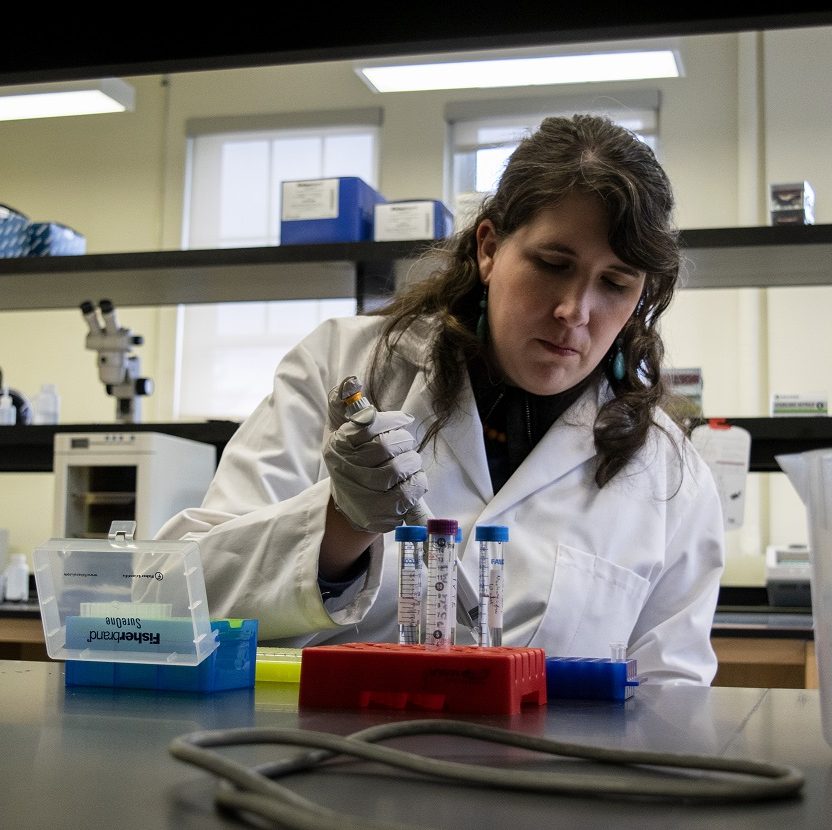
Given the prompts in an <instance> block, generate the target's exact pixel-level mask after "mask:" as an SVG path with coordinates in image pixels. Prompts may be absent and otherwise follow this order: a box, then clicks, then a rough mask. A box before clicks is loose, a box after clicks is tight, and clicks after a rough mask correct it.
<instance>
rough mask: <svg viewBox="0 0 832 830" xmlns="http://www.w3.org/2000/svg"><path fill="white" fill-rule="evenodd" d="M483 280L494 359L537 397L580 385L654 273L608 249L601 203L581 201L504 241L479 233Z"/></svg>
mask: <svg viewBox="0 0 832 830" xmlns="http://www.w3.org/2000/svg"><path fill="white" fill-rule="evenodd" d="M477 259H478V263H479V270H480V279H481V280H482V282H483V283H484V284H485V285H487V286H488V325H489V348H490V350H491V356H492V358H493V359H494V360H495V361H496V363H497V365H498V366H499V368H500V369H501V370H502V372H503V374H504V376H505V378H506V380H507V381H508V382H509V383H512V384H514V385H516V386H519V387H521V388H522V389H525V390H526V391H528V392H531V393H533V394H535V395H553V394H555V393H557V392H564V391H565V390H567V389H570V388H572V387H573V386H575V385H576V384H577V383H580V381H582V380H583V379H584V378H586V377H587V376H588V375H590V374H591V373H592V371H593V370H594V369H595V367H596V366H598V364H599V363H600V362H601V360H602V358H603V357H604V355H606V353H607V351H608V350H609V348H610V346H611V345H612V343H613V341H614V340H615V338H616V337H617V336H618V333H619V332H620V331H621V329H622V328H623V327H624V324H625V323H626V322H627V320H628V319H629V317H630V315H631V314H632V313H633V311H634V310H635V307H636V304H637V303H638V300H639V297H640V296H641V291H642V288H643V287H644V279H645V273H644V271H639V270H637V269H635V268H632V267H630V266H629V265H626V264H625V263H623V262H622V261H621V260H620V259H619V258H618V257H617V256H616V255H615V254H614V253H613V252H612V250H611V248H610V246H609V243H608V242H607V218H606V214H605V213H604V210H603V207H602V205H601V202H600V200H599V199H598V198H597V197H595V196H591V195H588V194H584V193H577V192H576V193H572V194H570V195H569V196H567V197H566V198H565V199H564V200H563V201H562V202H561V203H560V204H558V205H557V206H555V207H552V208H547V209H545V210H542V211H540V213H538V214H537V215H536V216H535V217H534V218H533V219H532V220H531V221H530V222H529V223H527V224H526V225H523V226H522V227H520V228H518V229H517V230H516V231H515V232H514V233H512V234H511V235H510V236H508V237H506V238H505V239H502V240H500V239H498V237H497V234H496V233H495V230H494V225H493V224H492V223H491V221H490V220H485V221H484V222H482V223H481V224H480V225H479V226H478V228H477Z"/></svg>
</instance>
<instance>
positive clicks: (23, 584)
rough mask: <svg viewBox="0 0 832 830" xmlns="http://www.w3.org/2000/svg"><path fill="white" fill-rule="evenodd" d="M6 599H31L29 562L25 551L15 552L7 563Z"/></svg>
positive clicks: (16, 600)
mask: <svg viewBox="0 0 832 830" xmlns="http://www.w3.org/2000/svg"><path fill="white" fill-rule="evenodd" d="M5 576H6V599H7V600H11V601H14V602H18V601H20V600H28V599H29V562H28V560H27V559H26V554H24V553H13V554H12V555H11V556H10V557H9V564H8V565H6V571H5Z"/></svg>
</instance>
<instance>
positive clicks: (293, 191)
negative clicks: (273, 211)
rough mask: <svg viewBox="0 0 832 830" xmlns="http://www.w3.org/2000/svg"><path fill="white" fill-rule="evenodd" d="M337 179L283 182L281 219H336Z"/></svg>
mask: <svg viewBox="0 0 832 830" xmlns="http://www.w3.org/2000/svg"><path fill="white" fill-rule="evenodd" d="M339 184H340V182H339V180H338V179H310V180H308V181H299V182H283V202H282V207H281V218H282V219H283V221H294V220H296V219H337V218H338V187H339Z"/></svg>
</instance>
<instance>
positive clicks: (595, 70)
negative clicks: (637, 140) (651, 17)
mask: <svg viewBox="0 0 832 830" xmlns="http://www.w3.org/2000/svg"><path fill="white" fill-rule="evenodd" d="M677 57H678V56H677V54H676V52H675V51H674V50H671V49H650V50H646V51H618V52H593V53H588V54H582V55H554V56H551V55H550V56H537V57H520V58H495V59H491V60H465V61H452V62H436V61H431V62H427V63H421V64H416V63H412V64H407V65H404V64H398V65H387V66H381V65H375V66H369V65H368V66H362V67H359V68H357V69H356V71H357V72H358V74H359V75H360V76H361V77H362V78H364V80H365V81H366V82H367V83H368V84H369V85H370V87H371V88H372V89H373V90H375V91H376V92H417V91H425V90H432V89H477V88H480V89H485V88H492V87H505V86H543V85H547V84H581V83H592V82H597V81H627V80H636V79H645V78H678V77H679V75H680V71H679V63H678V60H677Z"/></svg>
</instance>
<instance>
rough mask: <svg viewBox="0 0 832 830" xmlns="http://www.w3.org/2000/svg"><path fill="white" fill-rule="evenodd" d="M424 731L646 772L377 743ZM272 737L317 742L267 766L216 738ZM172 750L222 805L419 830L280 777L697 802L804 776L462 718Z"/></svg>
mask: <svg viewBox="0 0 832 830" xmlns="http://www.w3.org/2000/svg"><path fill="white" fill-rule="evenodd" d="M425 734H442V735H456V736H460V737H465V738H473V739H476V740H480V741H486V742H491V743H497V744H504V745H506V746H513V747H518V748H521V749H526V750H529V751H532V752H540V753H544V754H548V755H557V756H562V757H568V758H580V759H583V760H586V761H594V762H597V763H601V764H604V765H626V766H632V767H635V766H638V767H639V768H640V769H639V772H640V773H642V775H640V776H639V777H638V778H632V777H627V776H622V777H609V776H607V777H600V776H593V775H586V774H573V773H564V772H546V771H542V770H539V769H538V770H535V771H533V772H526V771H523V770H517V769H507V768H504V767H490V766H479V765H476V764H467V763H460V762H456V761H442V760H437V759H432V758H426V757H424V756H421V755H417V754H414V753H411V752H405V751H403V750H399V749H393V748H391V747H385V746H377V745H376V742H378V741H383V740H387V739H390V738H401V737H405V736H409V735H425ZM269 743H273V744H287V745H290V746H301V747H307V748H312V751H310V752H304V753H300V754H298V755H295V756H293V757H291V758H288V759H286V760H283V761H276V762H272V763H269V764H266V765H261V766H259V767H248V766H245V765H244V764H241V763H238V762H236V761H233V760H230V759H228V758H226V757H224V756H223V755H221V754H219V753H217V752H214V751H212V748H213V747H230V746H241V745H246V744H269ZM169 749H170V752H171V754H172V755H173V756H174V757H175V758H178V759H179V760H181V761H185V762H187V763H190V764H193V765H194V766H197V767H200V768H202V769H204V770H206V771H208V772H210V773H212V774H213V775H215V776H217V777H218V778H219V779H220V781H221V786H220V787H219V788H218V790H217V795H216V801H217V804H218V806H222V807H223V808H224V809H231V810H234V811H238V812H240V813H250V814H255V815H258V816H260V817H262V818H265V819H269V820H270V821H273V822H275V823H277V824H278V825H279V826H281V827H287V828H292V830H415V828H414V827H413V825H404V824H398V823H395V824H391V823H389V822H379V821H375V820H373V819H370V818H363V817H362V818H358V817H355V816H348V815H345V814H344V813H343V812H342V811H337V812H336V811H334V810H330V809H329V808H326V807H322V806H321V805H319V804H315V803H314V802H312V801H309V800H308V799H306V798H303V797H302V796H299V795H298V794H297V793H294V792H293V791H292V790H290V789H288V788H287V787H284V786H282V785H280V784H278V783H276V782H275V780H274V779H276V778H281V777H283V776H286V775H289V774H291V773H295V772H300V771H302V770H308V769H310V768H312V767H314V766H316V765H317V764H320V763H322V762H324V761H328V760H331V759H333V758H335V757H336V756H341V755H343V756H350V757H354V758H362V759H364V760H368V761H374V762H378V763H382V764H387V765H389V766H391V767H394V768H397V769H404V770H408V771H410V772H414V773H418V774H421V775H423V776H427V777H433V778H437V779H439V780H441V781H442V782H444V783H448V782H450V781H456V782H459V783H461V784H467V785H477V786H482V787H492V788H502V789H509V790H521V791H526V792H536V793H542V794H550V795H552V794H561V795H573V796H574V795H589V796H594V797H598V796H605V797H610V798H622V799H633V798H636V799H654V800H655V799H660V800H673V801H691V802H703V801H711V802H738V801H762V800H770V799H777V798H786V797H789V796H793V795H796V794H797V793H799V791H800V789H801V788H802V786H803V783H804V777H803V774H802V773H801V772H800V771H799V770H798V769H796V768H794V767H790V766H786V765H780V764H774V763H770V762H767V761H751V760H745V759H740V758H722V757H719V756H714V755H696V754H677V753H668V752H651V751H646V750H622V749H608V748H605V747H594V746H585V745H581V744H574V743H566V742H563V741H556V740H551V739H548V738H540V737H535V736H530V735H525V734H522V733H517V732H512V731H509V730H505V729H499V728H496V727H490V726H484V725H481V724H477V723H469V722H467V721H455V720H409V721H401V722H397V723H390V724H382V725H380V726H374V727H371V728H369V729H365V730H362V731H360V732H355V733H353V734H352V735H349V736H346V737H342V736H339V735H334V734H330V733H326V732H315V731H307V730H303V729H270V728H243V729H218V730H211V731H202V732H192V733H190V734H187V735H182V736H180V737H178V738H176V739H174V740H173V741H172V742H171V744H170V747H169ZM642 768H643V769H642ZM672 769H680V770H688V771H689V770H698V771H700V772H704V773H709V774H708V775H704V776H702V775H700V776H691V775H689V774H685V775H679V776H673V775H671V774H670V773H669V771H668V770H672Z"/></svg>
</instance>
